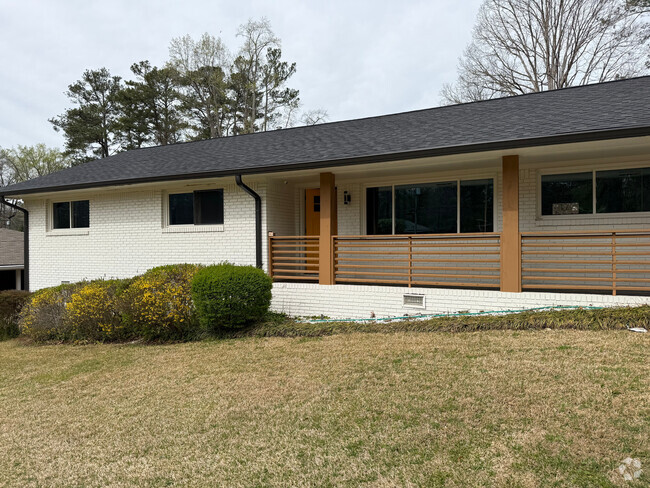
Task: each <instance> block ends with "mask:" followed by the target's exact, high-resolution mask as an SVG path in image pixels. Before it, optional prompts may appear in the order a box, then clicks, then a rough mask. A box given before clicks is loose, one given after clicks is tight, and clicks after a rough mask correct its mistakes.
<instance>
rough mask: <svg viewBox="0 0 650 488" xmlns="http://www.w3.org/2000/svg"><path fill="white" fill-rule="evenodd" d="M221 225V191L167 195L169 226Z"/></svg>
mask: <svg viewBox="0 0 650 488" xmlns="http://www.w3.org/2000/svg"><path fill="white" fill-rule="evenodd" d="M221 224H223V190H222V189H219V190H200V191H195V192H192V193H172V194H170V195H169V225H221Z"/></svg>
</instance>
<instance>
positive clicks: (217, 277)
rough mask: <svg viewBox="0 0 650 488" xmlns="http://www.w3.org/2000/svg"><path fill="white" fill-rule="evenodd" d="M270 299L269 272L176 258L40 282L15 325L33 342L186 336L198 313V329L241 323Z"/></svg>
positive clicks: (253, 316) (257, 315) (252, 317)
mask: <svg viewBox="0 0 650 488" xmlns="http://www.w3.org/2000/svg"><path fill="white" fill-rule="evenodd" d="M270 302H271V279H270V278H269V277H268V276H267V275H266V274H265V273H264V272H263V271H262V270H259V269H257V268H254V267H252V266H234V265H232V264H220V265H217V266H208V267H205V268H204V267H202V266H198V265H193V264H179V265H170V266H160V267H158V268H153V269H151V270H149V271H147V272H146V273H144V274H143V275H141V276H136V277H135V278H130V279H127V280H96V281H82V282H79V283H75V284H68V285H61V286H56V287H53V288H46V289H43V290H39V291H38V292H36V293H34V294H33V295H31V298H30V299H29V300H28V301H27V303H26V304H25V306H23V308H22V311H21V312H20V315H19V317H18V325H19V327H20V331H21V332H22V333H23V334H24V335H25V336H27V337H30V338H31V339H33V340H35V341H38V342H43V341H117V340H125V339H133V338H143V339H147V340H152V339H163V340H165V339H172V340H174V339H185V338H188V337H191V336H192V334H194V333H196V332H197V330H198V325H199V320H198V319H200V324H201V326H202V328H203V329H204V330H205V329H207V330H211V329H216V328H218V327H241V326H243V325H246V324H248V323H250V322H253V321H255V320H258V319H261V318H262V317H263V316H264V315H265V314H266V312H267V311H268V309H269V305H270ZM1 304H2V302H1V301H0V305H1ZM197 317H198V319H197ZM14 328H15V326H14ZM14 335H15V334H14Z"/></svg>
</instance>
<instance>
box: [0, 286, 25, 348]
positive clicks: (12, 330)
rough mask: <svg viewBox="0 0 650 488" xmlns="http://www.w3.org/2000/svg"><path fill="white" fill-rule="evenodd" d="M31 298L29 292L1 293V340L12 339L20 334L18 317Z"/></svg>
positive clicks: (10, 291)
mask: <svg viewBox="0 0 650 488" xmlns="http://www.w3.org/2000/svg"><path fill="white" fill-rule="evenodd" d="M29 296H30V293H29V292H27V291H18V290H7V291H0V340H5V339H11V338H13V337H17V336H18V334H20V329H19V328H18V315H19V313H20V310H21V309H22V308H23V305H24V304H25V302H26V301H27V299H28V298H29Z"/></svg>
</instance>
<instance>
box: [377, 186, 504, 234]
mask: <svg viewBox="0 0 650 488" xmlns="http://www.w3.org/2000/svg"><path fill="white" fill-rule="evenodd" d="M459 199H460V212H459V208H458V206H459ZM393 204H394V207H395V208H394V211H393ZM393 214H394V215H393ZM459 214H460V218H459ZM493 230H494V182H493V180H492V179H491V178H489V179H481V180H460V181H459V180H454V181H447V182H436V183H417V184H411V185H396V186H383V187H370V188H367V189H366V233H367V234H368V235H385V234H393V232H394V233H395V234H447V233H450V234H453V233H457V232H459V231H460V232H463V233H465V232H493Z"/></svg>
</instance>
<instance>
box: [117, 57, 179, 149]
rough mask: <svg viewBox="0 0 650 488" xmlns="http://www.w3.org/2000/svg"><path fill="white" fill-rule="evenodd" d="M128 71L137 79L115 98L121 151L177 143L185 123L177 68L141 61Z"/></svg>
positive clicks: (128, 83)
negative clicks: (118, 106)
mask: <svg viewBox="0 0 650 488" xmlns="http://www.w3.org/2000/svg"><path fill="white" fill-rule="evenodd" d="M131 71H132V72H133V74H134V75H135V76H136V80H127V81H126V82H125V85H126V86H125V88H124V89H122V90H121V91H120V92H119V94H118V97H117V98H118V102H119V104H120V116H119V118H118V130H119V133H120V140H121V143H122V148H123V149H133V148H136V147H142V146H146V145H149V144H154V145H161V146H164V145H167V144H174V143H175V142H179V141H180V140H181V139H182V135H183V131H184V130H185V129H186V128H187V123H186V121H185V120H184V118H183V116H182V114H181V112H180V99H181V94H180V92H179V89H178V88H179V87H178V80H179V76H178V72H177V71H176V69H175V68H173V67H171V66H167V67H165V68H157V67H155V66H154V67H152V66H151V64H150V63H149V61H140V62H139V63H135V64H133V65H132V66H131Z"/></svg>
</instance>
